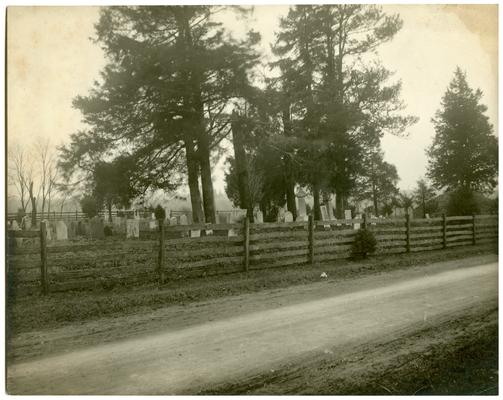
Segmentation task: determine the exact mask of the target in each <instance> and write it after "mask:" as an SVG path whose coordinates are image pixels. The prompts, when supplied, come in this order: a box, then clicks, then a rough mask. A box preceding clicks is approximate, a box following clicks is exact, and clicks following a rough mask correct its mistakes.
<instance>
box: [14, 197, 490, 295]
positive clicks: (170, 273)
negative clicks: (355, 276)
mask: <svg viewBox="0 0 503 400" xmlns="http://www.w3.org/2000/svg"><path fill="white" fill-rule="evenodd" d="M258 213H260V211H258ZM220 215H221V218H219V223H217V224H188V222H187V217H186V216H185V215H181V216H180V217H179V218H176V217H170V216H169V215H167V216H166V218H165V220H164V221H161V222H162V225H163V228H164V229H163V234H162V235H160V233H159V222H160V221H157V220H155V219H154V216H153V215H152V216H151V217H150V218H140V217H139V216H138V215H136V217H135V218H131V219H127V218H121V217H115V218H114V220H113V222H112V223H111V224H110V223H105V222H104V221H103V219H102V218H100V217H94V218H92V219H91V220H89V221H86V220H81V221H78V222H75V221H72V220H70V221H67V222H66V223H65V221H62V220H60V221H48V222H45V223H44V225H45V232H46V233H45V240H44V241H45V243H44V244H43V246H44V247H45V250H44V251H43V252H44V254H45V255H43V256H42V257H45V265H44V266H43V268H45V269H46V270H45V271H41V265H40V263H41V262H40V260H41V251H42V246H41V243H40V242H41V241H40V240H39V238H38V236H39V235H40V231H36V230H31V231H26V235H27V236H28V237H26V238H23V235H25V233H24V232H25V231H22V230H16V229H15V227H12V230H11V231H9V234H10V240H12V241H10V243H9V246H10V247H9V257H8V259H7V260H8V264H7V265H8V270H7V271H8V276H9V279H10V282H12V285H11V286H10V288H9V290H10V291H11V293H13V294H16V295H24V294H36V293H40V291H41V289H44V287H43V285H44V280H47V283H46V285H47V289H46V290H47V292H50V291H53V292H57V291H68V290H107V289H109V288H111V287H114V286H116V285H123V286H134V285H141V284H145V283H152V282H158V283H159V284H160V285H162V284H164V283H166V282H167V281H170V280H177V279H180V278H190V277H205V276H210V275H218V274H228V273H233V272H241V271H248V270H260V269H269V268H283V267H288V266H292V265H295V266H299V265H305V267H306V268H309V267H310V266H312V265H313V264H320V263H326V262H337V260H340V259H349V258H351V257H352V256H353V255H352V250H351V249H352V243H353V241H354V237H355V234H356V232H358V230H360V229H368V230H370V231H371V232H372V233H373V234H374V235H375V237H376V240H377V247H376V251H375V254H376V255H379V254H381V255H382V254H397V253H409V252H417V251H428V250H438V249H445V248H450V247H454V246H466V245H473V244H483V243H491V242H492V243H495V241H497V238H498V219H497V216H492V215H486V216H484V215H480V216H460V217H445V216H444V217H440V218H427V219H417V218H414V219H409V217H408V216H406V218H392V219H385V218H367V216H366V215H365V214H364V215H363V216H360V215H358V216H355V218H347V219H341V220H337V219H334V218H332V219H329V216H328V212H327V211H326V208H325V207H324V206H322V215H323V219H322V220H320V221H314V220H313V219H312V217H308V218H304V216H303V215H299V217H298V218H297V221H292V217H291V214H290V213H289V212H288V211H286V212H284V213H280V216H279V217H278V218H279V221H278V222H276V223H262V222H259V221H260V214H259V215H258V218H255V219H256V222H255V223H252V224H251V223H249V222H248V221H247V219H246V210H241V211H239V210H236V211H234V212H232V213H223V214H220ZM345 215H346V216H347V217H350V216H351V211H350V210H347V211H346V213H345ZM67 224H68V226H67ZM110 225H111V226H112V232H114V234H113V235H110V236H105V234H104V231H105V229H104V227H105V226H110ZM161 237H162V240H161ZM161 247H162V248H163V252H162V256H161V252H160V251H159V249H160V248H161Z"/></svg>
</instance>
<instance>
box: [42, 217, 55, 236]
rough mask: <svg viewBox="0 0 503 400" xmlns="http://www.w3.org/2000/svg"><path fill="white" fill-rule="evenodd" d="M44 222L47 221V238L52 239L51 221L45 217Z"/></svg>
mask: <svg viewBox="0 0 503 400" xmlns="http://www.w3.org/2000/svg"><path fill="white" fill-rule="evenodd" d="M44 222H45V234H46V236H45V237H46V238H47V240H52V236H53V235H52V228H51V223H50V222H49V221H48V220H46V219H44Z"/></svg>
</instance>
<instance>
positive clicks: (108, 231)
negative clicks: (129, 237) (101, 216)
mask: <svg viewBox="0 0 503 400" xmlns="http://www.w3.org/2000/svg"><path fill="white" fill-rule="evenodd" d="M103 233H104V234H105V236H112V235H113V234H114V232H113V230H112V228H111V227H110V226H108V225H107V226H105V228H103Z"/></svg>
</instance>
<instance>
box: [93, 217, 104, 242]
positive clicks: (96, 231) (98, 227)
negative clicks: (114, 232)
mask: <svg viewBox="0 0 503 400" xmlns="http://www.w3.org/2000/svg"><path fill="white" fill-rule="evenodd" d="M90 227H91V238H92V239H103V238H104V237H105V226H104V224H103V220H102V219H101V218H100V217H98V216H96V217H93V218H91V224H90Z"/></svg>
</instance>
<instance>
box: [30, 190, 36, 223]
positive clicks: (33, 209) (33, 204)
mask: <svg viewBox="0 0 503 400" xmlns="http://www.w3.org/2000/svg"><path fill="white" fill-rule="evenodd" d="M30 200H31V226H33V227H35V226H37V199H36V198H35V197H33V182H31V183H30Z"/></svg>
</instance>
